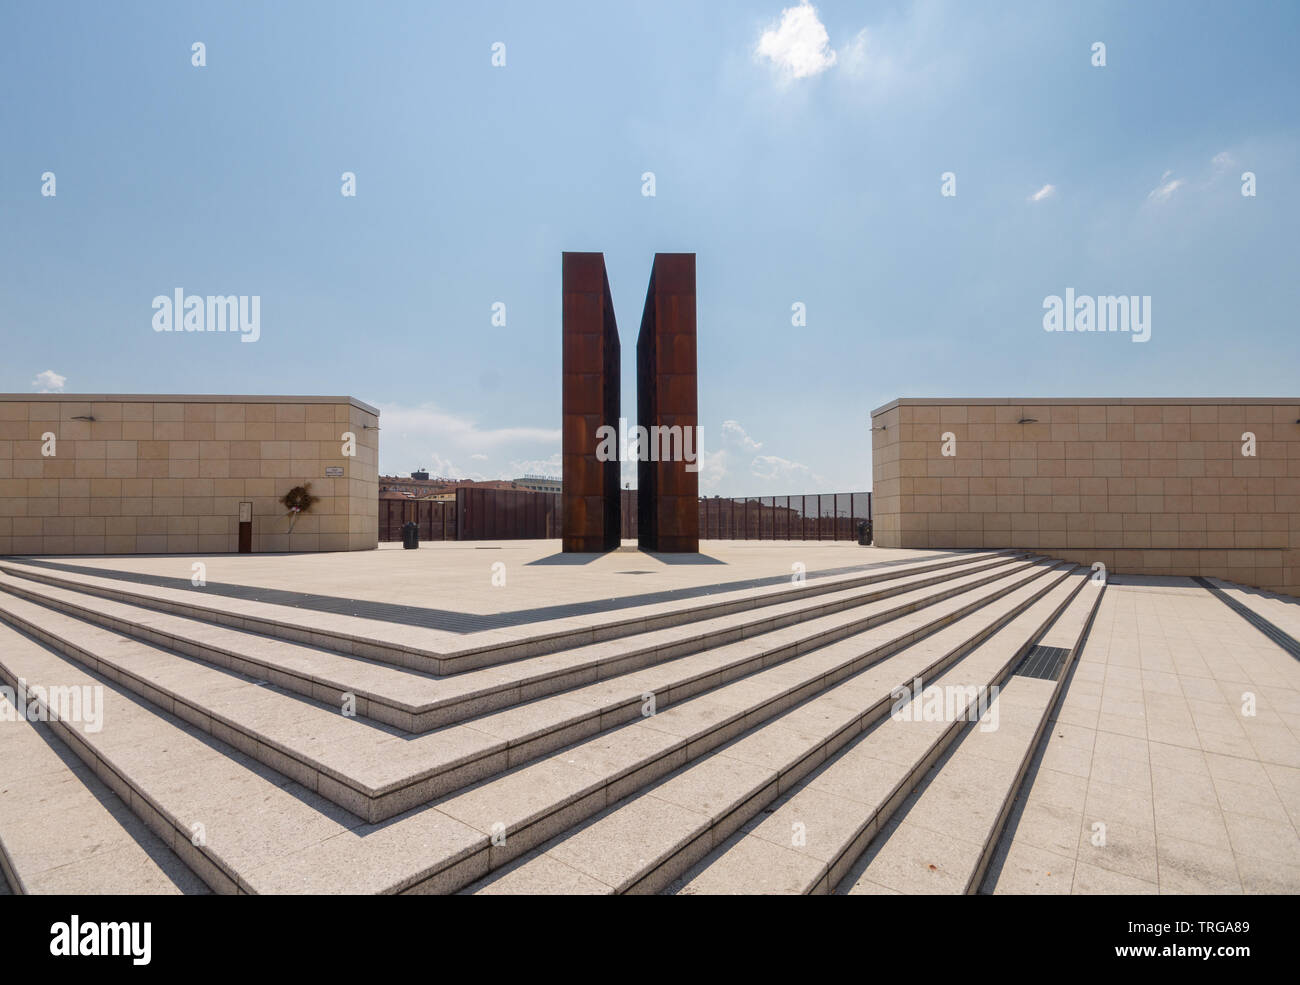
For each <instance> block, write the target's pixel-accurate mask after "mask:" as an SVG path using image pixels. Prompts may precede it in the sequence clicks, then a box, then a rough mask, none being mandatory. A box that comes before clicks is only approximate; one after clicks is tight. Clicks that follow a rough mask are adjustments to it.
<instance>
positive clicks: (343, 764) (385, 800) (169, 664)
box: [0, 563, 1042, 821]
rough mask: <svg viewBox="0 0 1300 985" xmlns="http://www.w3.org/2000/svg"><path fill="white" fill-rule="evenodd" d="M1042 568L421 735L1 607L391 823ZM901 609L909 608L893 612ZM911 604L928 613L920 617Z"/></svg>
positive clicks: (1, 599)
mask: <svg viewBox="0 0 1300 985" xmlns="http://www.w3.org/2000/svg"><path fill="white" fill-rule="evenodd" d="M1041 567H1042V564H1041V563H1039V564H1037V565H1030V564H1024V565H1022V564H1014V565H1011V566H1010V568H1011V570H1010V571H1009V572H1007V573H1005V574H1002V575H1001V577H999V578H995V579H994V580H993V581H991V582H988V583H987V584H986V585H983V586H979V587H976V588H975V589H973V590H972V591H970V592H966V591H963V592H961V593H958V594H956V595H954V596H950V597H948V598H941V600H940V601H939V602H929V601H928V600H919V599H918V600H908V599H909V596H908V595H904V596H900V597H899V598H900V599H902V600H907V601H903V602H902V604H901V606H900V605H898V604H896V603H898V601H899V600H889V601H887V602H881V603H876V605H877V606H883V605H890V606H893V608H891V609H887V610H883V611H879V612H877V613H876V614H875V615H871V614H870V613H869V612H868V610H870V608H871V607H870V606H868V607H865V608H864V609H863V610H862V611H863V612H868V614H867V615H862V614H860V613H858V611H857V610H855V611H851V612H843V613H837V614H835V615H832V616H827V617H823V618H822V619H819V620H813V621H812V622H810V623H803V624H798V625H795V626H791V627H787V628H786V629H782V630H777V631H773V632H770V633H768V634H766V635H764V636H762V637H757V638H755V639H753V640H746V641H740V642H738V643H735V644H729V645H728V646H724V647H722V648H719V649H717V650H714V651H710V652H707V653H702V654H695V655H692V656H690V657H686V658H679V659H677V660H675V661H671V662H669V663H668V664H665V665H662V666H661V667H658V668H650V669H649V670H648V671H644V672H638V673H634V674H630V675H623V676H621V677H616V678H613V679H611V680H609V681H606V682H601V683H600V684H598V685H595V686H589V687H588V688H585V689H578V690H576V691H570V692H566V693H565V694H562V695H556V696H553V697H551V698H547V699H541V700H539V701H535V702H531V703H529V704H526V705H522V706H519V707H518V708H513V709H508V710H506V711H503V712H498V713H494V714H489V715H484V716H480V717H479V718H476V719H471V720H469V721H467V722H464V723H460V724H457V725H453V726H448V727H445V728H443V729H440V730H438V731H436V732H429V733H425V734H423V735H419V736H409V735H405V734H402V733H400V732H399V731H398V730H395V729H392V728H390V727H386V726H381V725H376V724H374V723H371V722H365V721H362V720H359V719H356V718H349V717H345V716H344V715H342V714H341V708H340V706H332V707H331V706H328V705H324V704H320V703H317V702H310V701H303V700H301V699H300V698H299V697H298V696H297V695H294V694H290V693H288V692H284V691H281V690H279V689H277V688H276V687H274V686H268V685H267V683H266V682H263V681H259V680H257V679H255V678H252V677H250V676H248V675H245V674H240V673H237V672H233V671H228V670H224V669H219V668H215V667H211V666H208V665H206V664H204V663H201V662H198V661H195V660H192V659H188V658H185V657H182V656H179V655H177V654H175V653H173V652H171V651H169V650H167V649H165V648H163V647H159V646H155V645H153V644H149V643H144V642H141V641H138V640H135V639H133V638H131V637H127V636H124V635H122V634H120V633H117V632H115V631H113V630H108V629H103V628H100V627H98V626H95V625H93V624H91V623H88V622H85V621H83V620H81V619H78V618H75V617H73V616H69V615H66V614H64V613H63V612H59V611H57V610H52V609H48V608H45V607H44V606H40V605H36V604H35V603H33V602H28V601H26V600H25V599H21V598H17V597H15V596H12V595H7V594H5V593H0V618H2V619H4V620H5V621H6V622H8V623H10V624H11V625H13V626H16V627H18V628H19V629H21V630H23V631H24V632H26V633H29V634H31V635H32V636H34V637H35V638H37V639H39V640H41V641H42V642H44V643H46V644H48V645H49V646H51V647H53V648H54V649H56V650H57V651H58V652H59V653H61V654H63V655H65V656H68V657H70V658H71V659H73V660H76V661H79V662H81V663H83V664H84V665H85V666H87V667H89V668H90V669H92V670H94V671H96V672H98V673H101V674H104V675H105V676H106V677H108V678H109V679H111V680H113V681H114V682H116V683H118V684H120V685H122V686H123V687H125V688H127V689H128V690H130V691H133V692H134V693H136V694H138V695H140V696H141V697H143V698H145V699H146V700H148V701H151V702H152V703H154V704H156V705H157V706H159V707H160V708H162V709H163V710H165V711H167V712H170V713H173V714H175V715H177V716H178V717H180V718H182V719H183V720H185V721H187V722H189V723H191V724H193V725H195V726H196V727H198V728H200V729H202V730H204V731H206V732H209V733H211V734H212V735H213V736H215V737H217V738H219V739H221V740H223V741H225V742H228V743H230V744H231V745H233V746H235V747H236V748H239V749H241V750H242V751H244V752H245V753H247V754H248V755H249V756H252V757H253V758H255V759H257V760H259V761H261V762H263V763H265V764H266V765H268V766H270V767H272V768H273V769H276V770H278V771H280V772H281V773H283V774H284V775H286V776H288V777H291V778H293V779H294V780H296V781H297V782H299V783H301V784H303V785H304V786H306V787H308V788H309V789H311V790H314V791H317V792H318V793H320V794H321V795H322V796H324V797H326V798H327V799H329V800H331V801H333V802H334V803H336V804H338V805H339V806H341V807H344V808H345V809H347V810H349V811H351V812H352V813H354V814H356V815H357V816H358V817H360V818H364V819H366V820H369V821H380V820H383V819H385V818H388V817H392V816H393V815H395V814H398V813H400V812H402V811H404V810H408V809H409V808H411V807H413V806H415V805H417V804H421V803H424V802H426V801H428V800H429V799H430V798H432V797H435V796H439V795H442V794H446V793H448V792H450V791H453V790H456V789H459V788H460V787H462V786H465V785H466V784H468V783H473V782H477V781H478V780H481V779H483V778H484V777H486V776H491V775H493V774H494V773H496V772H499V771H500V770H503V769H506V768H508V767H510V766H515V765H519V764H521V763H523V762H527V761H529V760H531V759H534V758H536V757H538V756H540V755H544V754H546V753H548V752H551V751H553V750H555V749H558V748H560V747H562V746H564V745H566V744H568V743H570V742H573V741H577V740H579V739H583V738H586V737H588V736H590V735H592V734H595V733H598V732H600V731H602V730H604V729H608V728H611V727H613V726H614V725H617V724H619V723H621V722H625V721H628V720H631V719H634V718H637V717H640V716H641V714H642V713H643V706H644V705H645V703H646V700H647V697H648V696H650V695H654V700H655V706H656V707H657V708H660V707H663V706H668V705H672V704H675V703H679V702H681V701H682V700H687V699H689V698H690V697H691V696H693V695H697V694H700V693H702V692H705V691H707V690H709V689H711V688H715V687H718V686H721V685H723V684H725V683H726V682H727V681H730V680H733V679H735V678H737V677H740V676H743V675H744V674H746V673H751V672H753V671H756V670H760V669H762V668H763V667H769V666H773V665H775V664H777V663H780V662H782V661H786V660H789V659H792V658H794V657H797V656H798V655H800V654H802V653H805V652H807V651H809V650H812V649H816V648H820V647H824V646H825V645H826V643H827V641H828V640H835V639H839V638H849V639H853V638H854V635H855V633H854V631H855V630H856V632H857V634H858V635H859V636H860V634H861V632H862V631H861V630H857V629H856V627H858V626H860V625H865V626H870V625H877V626H878V629H879V631H878V632H876V633H875V634H874V635H872V636H870V637H869V638H868V637H861V638H859V639H858V640H857V645H860V646H864V647H866V656H863V655H862V654H858V655H857V656H855V659H879V657H880V656H881V655H883V654H885V653H887V652H890V651H891V649H892V648H896V647H897V646H901V645H903V642H904V641H905V639H906V638H907V637H908V636H909V635H915V634H917V633H920V632H926V631H928V629H929V628H931V627H934V626H938V625H943V624H944V623H946V622H948V621H951V620H952V619H954V618H957V617H958V616H959V614H961V613H964V612H967V611H972V610H974V609H976V608H978V607H980V606H981V605H983V604H985V603H986V602H987V600H988V599H989V598H992V597H995V596H996V595H998V594H1000V593H1004V592H1006V591H1010V590H1011V589H1012V588H1013V587H1014V586H1016V585H1018V584H1020V583H1022V582H1023V581H1025V580H1027V579H1029V578H1032V577H1034V576H1035V574H1036V573H1037V572H1038V571H1039V570H1040V569H1041ZM1001 570H1002V569H998V571H999V572H1001ZM969 577H971V578H979V579H981V580H983V579H985V578H986V577H987V576H985V575H983V574H982V573H981V574H979V575H975V576H969ZM949 591H950V589H949V587H948V585H947V584H944V585H940V586H934V587H931V588H927V589H918V590H917V591H916V592H914V593H909V594H910V595H916V594H918V593H925V592H933V593H935V597H940V596H942V595H944V594H945V593H947V592H949ZM922 601H925V604H924V605H922V604H920V603H921V602H922ZM896 610H897V611H902V612H903V615H901V616H892V617H891V616H890V613H892V612H894V611H896ZM913 615H916V616H918V618H909V617H910V616H913ZM895 623H897V624H895ZM868 641H869V645H868ZM2 660H3V658H2V657H0V662H2Z"/></svg>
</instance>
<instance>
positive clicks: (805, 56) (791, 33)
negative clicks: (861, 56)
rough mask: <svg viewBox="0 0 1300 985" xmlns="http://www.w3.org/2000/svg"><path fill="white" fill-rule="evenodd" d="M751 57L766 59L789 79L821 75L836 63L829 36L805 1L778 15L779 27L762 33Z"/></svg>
mask: <svg viewBox="0 0 1300 985" xmlns="http://www.w3.org/2000/svg"><path fill="white" fill-rule="evenodd" d="M754 54H755V55H756V56H757V57H759V58H766V59H768V60H769V61H771V62H772V64H773V65H775V66H776V67H777V68H778V69H780V70H781V72H782V73H783V74H784V75H786V76H787V77H789V78H792V79H805V78H809V77H811V76H814V75H820V74H821V73H822V72H824V71H826V70H827V69H828V68H830V67H831V66H832V65H834V64H835V60H836V54H835V51H834V50H833V49H832V48H831V46H830V35H828V34H827V33H826V27H825V25H823V24H822V22H821V19H820V18H819V17H818V16H817V10H816V8H815V7H813V5H812V4H810V3H808V2H807V0H804V2H803V3H801V4H799V6H797V7H787V8H786V9H785V10H783V11H781V23H780V24H779V25H777V26H775V27H771V28H769V29H768V30H766V31H764V32H763V34H762V36H761V37H760V38H759V39H758V46H757V47H756V48H755V49H754Z"/></svg>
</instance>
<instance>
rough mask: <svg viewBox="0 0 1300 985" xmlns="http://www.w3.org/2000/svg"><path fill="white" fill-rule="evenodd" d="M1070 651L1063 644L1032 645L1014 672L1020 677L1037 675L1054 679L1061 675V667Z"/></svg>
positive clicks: (1050, 679)
mask: <svg viewBox="0 0 1300 985" xmlns="http://www.w3.org/2000/svg"><path fill="white" fill-rule="evenodd" d="M1069 655H1070V651H1069V650H1068V649H1066V648H1065V647H1063V646H1034V647H1031V648H1030V650H1029V652H1028V653H1027V654H1025V659H1024V660H1022V661H1020V666H1019V667H1017V668H1016V670H1015V673H1016V674H1017V675H1018V676H1020V677H1037V678H1040V679H1042V680H1044V681H1054V680H1056V679H1057V678H1058V677H1060V676H1061V668H1062V667H1063V666H1064V665H1065V658H1066V657H1068V656H1069Z"/></svg>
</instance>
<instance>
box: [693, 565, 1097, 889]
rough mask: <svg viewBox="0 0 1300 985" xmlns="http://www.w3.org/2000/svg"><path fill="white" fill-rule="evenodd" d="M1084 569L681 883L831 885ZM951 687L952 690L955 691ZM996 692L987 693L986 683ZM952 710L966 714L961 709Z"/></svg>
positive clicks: (901, 704) (893, 711) (1060, 606)
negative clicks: (950, 697)
mask: <svg viewBox="0 0 1300 985" xmlns="http://www.w3.org/2000/svg"><path fill="white" fill-rule="evenodd" d="M1085 577H1086V575H1085V574H1084V572H1083V571H1082V569H1076V571H1075V573H1072V574H1071V575H1069V576H1067V577H1066V578H1065V579H1063V580H1062V581H1061V582H1060V583H1058V584H1057V585H1056V586H1054V588H1053V590H1052V592H1051V593H1049V594H1048V595H1046V596H1044V597H1042V598H1041V599H1040V600H1039V601H1038V602H1037V603H1036V605H1035V606H1034V607H1033V608H1031V609H1028V610H1026V611H1024V612H1022V613H1020V614H1019V615H1017V616H1016V617H1015V618H1014V619H1012V620H1009V621H1007V622H1006V623H1004V625H1003V626H1002V627H1001V628H1000V629H999V630H998V631H997V632H996V633H995V634H993V635H992V636H991V637H989V638H988V639H986V640H985V641H983V642H982V643H981V644H980V645H979V646H978V647H976V648H975V649H974V650H973V651H972V652H971V653H969V655H967V656H966V657H965V658H964V659H962V660H961V661H960V662H958V663H956V664H955V665H952V664H950V665H949V667H948V668H947V669H943V668H936V669H934V670H931V671H929V672H928V674H926V673H923V674H918V675H917V677H919V678H920V679H921V681H922V685H921V690H920V697H919V698H918V697H917V696H916V690H917V689H916V687H915V685H914V684H913V683H912V682H906V683H908V684H910V685H911V687H912V691H911V693H912V697H911V700H907V695H903V696H902V697H901V700H900V699H899V698H896V699H895V701H894V703H893V706H892V707H891V708H890V709H889V713H888V717H885V716H884V715H883V714H882V716H881V718H880V720H879V721H878V724H876V726H875V727H874V728H872V729H871V730H869V731H867V732H866V734H864V735H863V736H862V737H861V738H860V739H858V740H857V741H856V742H854V743H852V744H851V745H849V746H847V747H846V748H845V749H844V750H843V751H842V752H840V753H839V754H838V755H837V756H835V757H834V758H833V759H831V760H830V761H829V762H828V763H827V764H826V765H825V766H823V767H822V768H820V769H819V770H817V771H816V772H815V773H812V774H811V775H809V776H808V777H807V779H805V780H804V781H803V782H801V783H800V784H799V785H798V786H796V787H794V788H793V789H792V790H791V791H790V792H789V793H788V794H787V795H786V796H785V797H783V798H782V799H781V801H779V802H778V803H776V804H774V805H773V809H772V810H771V812H770V813H768V814H766V815H765V816H763V817H760V818H757V819H755V821H754V822H753V823H752V824H750V825H748V826H746V827H745V828H742V830H741V831H740V832H739V833H738V834H737V835H735V836H734V837H733V838H732V839H730V840H729V841H728V842H726V843H725V844H723V845H721V846H719V847H718V848H717V849H715V850H714V852H713V853H712V854H711V855H710V856H708V857H707V858H705V859H704V860H703V861H701V862H700V863H699V864H697V865H696V866H695V867H694V868H692V870H691V871H690V872H688V873H687V874H686V876H684V877H683V878H682V879H681V880H680V881H679V882H678V883H677V884H675V885H674V886H673V887H672V888H673V890H674V891H675V892H679V893H684V894H706V893H707V894H717V893H794V894H809V893H820V894H825V893H828V892H830V891H831V890H833V889H834V887H835V886H836V885H837V884H838V883H839V882H840V881H841V879H842V878H843V877H844V875H845V873H846V872H848V871H849V870H850V868H851V867H852V866H853V864H854V862H855V860H856V859H857V858H858V856H859V854H860V853H861V851H862V850H863V848H864V847H865V846H867V845H868V844H869V843H870V842H871V840H872V839H873V838H874V837H875V836H876V834H877V832H879V831H880V830H882V828H885V827H887V826H888V824H889V822H890V818H891V817H892V816H893V815H894V812H895V811H897V810H899V808H900V806H902V805H905V804H906V803H907V800H908V798H909V797H910V796H912V794H913V791H914V789H915V788H916V786H917V785H918V784H919V783H920V782H921V781H922V779H923V778H924V777H925V775H926V774H927V772H928V771H930V770H931V768H932V767H933V766H934V764H935V763H936V762H938V761H939V760H940V759H941V757H943V755H944V753H945V751H946V750H947V749H948V748H949V747H950V746H951V744H952V743H953V742H954V740H955V739H956V738H957V737H958V736H959V735H960V734H961V733H962V731H963V722H962V721H961V720H960V717H959V716H960V715H961V714H962V713H963V712H964V711H965V709H966V708H967V706H968V704H969V703H971V701H976V700H978V695H979V694H980V693H981V691H980V688H982V687H983V688H987V687H989V686H991V685H993V684H995V683H997V681H998V680H999V678H1000V677H1001V676H1004V675H1005V674H1006V673H1007V671H1008V670H1009V669H1010V668H1011V667H1013V666H1014V665H1015V664H1016V662H1018V661H1019V660H1020V659H1021V657H1022V655H1023V654H1024V653H1025V652H1026V651H1027V650H1028V649H1029V648H1030V646H1031V645H1032V642H1033V640H1034V639H1035V638H1036V637H1037V636H1039V635H1040V634H1041V633H1042V632H1043V630H1044V629H1045V628H1046V626H1048V625H1049V624H1050V623H1051V622H1052V621H1053V620H1054V619H1056V618H1057V616H1058V615H1059V614H1060V613H1061V612H1062V611H1063V610H1064V609H1066V608H1067V607H1068V606H1069V605H1070V604H1071V603H1072V601H1073V600H1074V599H1076V598H1077V597H1078V595H1077V593H1078V592H1079V590H1080V589H1081V587H1082V586H1083V583H1084V579H1085ZM932 687H938V688H939V689H941V690H940V691H939V692H938V693H941V694H942V693H953V694H956V695H959V697H958V698H957V701H956V702H955V704H954V707H953V709H951V710H947V709H946V710H945V713H944V714H940V715H937V716H934V717H933V719H932V720H927V719H928V718H929V717H930V716H927V715H926V714H925V713H924V702H925V700H926V697H925V696H926V695H927V694H928V693H929V691H930V689H931V688H932ZM948 689H952V690H951V692H949V690H948ZM983 693H987V692H983ZM951 711H956V712H957V713H958V714H957V715H953V714H951Z"/></svg>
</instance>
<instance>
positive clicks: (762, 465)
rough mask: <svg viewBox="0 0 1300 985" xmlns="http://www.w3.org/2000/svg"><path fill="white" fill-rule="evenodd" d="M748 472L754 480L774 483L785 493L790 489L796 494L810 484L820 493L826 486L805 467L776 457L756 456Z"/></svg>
mask: <svg viewBox="0 0 1300 985" xmlns="http://www.w3.org/2000/svg"><path fill="white" fill-rule="evenodd" d="M750 472H751V474H752V475H753V476H754V478H756V479H759V480H761V481H763V482H765V483H775V484H776V485H777V486H780V487H781V488H782V489H783V490H784V491H786V492H789V491H790V490H791V489H794V490H795V491H796V492H797V491H798V490H799V489H804V488H808V487H809V485H810V484H811V486H813V487H816V488H817V491H818V492H822V491H824V490H823V488H822V487H824V486H826V480H825V479H824V478H823V477H822V476H820V475H818V474H817V473H816V472H814V471H813V470H812V469H811V468H809V467H808V466H807V465H804V464H803V463H802V462H794V461H791V460H790V459H788V458H780V457H779V456H776V455H759V456H757V457H756V458H755V459H754V461H753V462H752V463H751V464H750ZM787 487H789V488H787Z"/></svg>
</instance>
